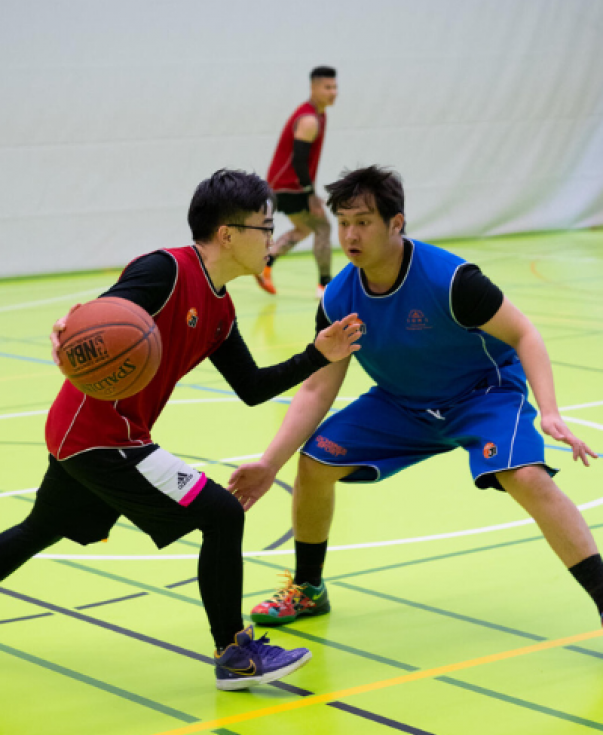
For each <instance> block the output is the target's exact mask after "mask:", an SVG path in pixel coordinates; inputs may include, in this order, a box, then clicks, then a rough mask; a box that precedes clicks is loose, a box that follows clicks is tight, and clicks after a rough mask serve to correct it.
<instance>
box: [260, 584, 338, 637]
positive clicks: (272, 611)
mask: <svg viewBox="0 0 603 735" xmlns="http://www.w3.org/2000/svg"><path fill="white" fill-rule="evenodd" d="M280 576H281V577H285V581H286V584H285V586H284V587H283V588H282V589H280V590H279V591H278V592H276V593H275V594H274V595H273V596H272V597H271V599H270V600H266V601H265V602H260V604H259V605H256V606H255V607H254V608H253V610H252V611H251V619H252V620H253V622H254V623H258V624H259V625H285V624H286V623H292V622H293V621H294V620H296V619H297V618H298V617H299V616H300V615H324V614H325V613H328V612H329V611H330V610H331V603H330V602H329V596H328V594H327V588H326V587H325V583H324V582H321V583H320V587H314V586H313V585H311V584H309V583H308V582H305V583H304V584H299V585H298V584H294V582H293V577H292V576H291V573H290V572H288V571H287V572H283V573H282V574H281V575H280Z"/></svg>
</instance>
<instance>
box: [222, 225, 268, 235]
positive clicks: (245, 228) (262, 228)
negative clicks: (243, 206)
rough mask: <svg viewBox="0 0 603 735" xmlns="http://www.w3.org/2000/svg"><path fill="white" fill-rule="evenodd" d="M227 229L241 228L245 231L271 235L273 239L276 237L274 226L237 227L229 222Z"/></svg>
mask: <svg viewBox="0 0 603 735" xmlns="http://www.w3.org/2000/svg"><path fill="white" fill-rule="evenodd" d="M226 227H240V228H241V229H243V230H262V232H265V233H267V234H270V236H271V237H272V235H274V225H272V226H271V227H258V226H257V225H235V224H232V223H230V222H227V223H226Z"/></svg>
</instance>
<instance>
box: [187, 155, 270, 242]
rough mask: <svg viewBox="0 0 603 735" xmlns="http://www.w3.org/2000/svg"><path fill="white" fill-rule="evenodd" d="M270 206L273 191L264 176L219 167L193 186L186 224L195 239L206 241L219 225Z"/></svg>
mask: <svg viewBox="0 0 603 735" xmlns="http://www.w3.org/2000/svg"><path fill="white" fill-rule="evenodd" d="M269 201H270V202H272V206H273V208H274V205H275V201H276V198H275V196H274V192H273V191H272V189H271V188H270V186H269V185H268V184H267V182H266V181H264V179H261V178H260V177H259V176H257V175H256V174H248V173H246V172H245V171H234V170H230V169H227V168H221V169H220V170H219V171H216V172H215V174H213V175H212V176H210V177H209V179H205V180H204V181H202V182H201V183H200V184H199V186H198V187H197V188H196V189H195V193H194V195H193V198H192V200H191V204H190V207H189V210H188V224H189V226H190V228H191V232H192V235H193V240H194V241H195V242H207V241H208V240H211V238H212V237H213V236H214V234H215V232H216V230H217V229H218V227H220V226H221V225H225V224H228V223H232V224H243V223H244V221H245V219H246V218H247V217H248V216H249V215H250V214H253V213H254V212H259V211H260V210H261V211H263V212H266V211H267V206H268V205H267V203H268V202H269Z"/></svg>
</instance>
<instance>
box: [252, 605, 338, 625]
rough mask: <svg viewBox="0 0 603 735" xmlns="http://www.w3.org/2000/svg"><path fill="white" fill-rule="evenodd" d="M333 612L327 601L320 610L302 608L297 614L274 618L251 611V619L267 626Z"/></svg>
mask: <svg viewBox="0 0 603 735" xmlns="http://www.w3.org/2000/svg"><path fill="white" fill-rule="evenodd" d="M329 612H331V605H330V603H327V604H326V605H324V606H323V607H321V608H319V609H318V610H307V611H306V610H302V611H301V612H298V613H297V615H287V616H285V617H282V618H274V617H272V615H264V613H253V612H252V613H251V615H250V617H251V620H252V621H253V622H254V623H257V624H258V625H263V626H265V627H267V628H268V627H272V628H274V627H276V626H278V625H287V623H293V622H294V621H295V620H297V618H301V617H307V618H316V617H318V616H319V615H326V614H327V613H329Z"/></svg>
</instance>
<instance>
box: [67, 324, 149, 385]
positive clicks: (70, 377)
mask: <svg viewBox="0 0 603 735" xmlns="http://www.w3.org/2000/svg"><path fill="white" fill-rule="evenodd" d="M123 326H128V327H134V328H136V329H139V327H137V326H136V325H135V324H128V323H127V322H124V324H121V323H110V324H103V325H102V327H99V328H102V329H106V328H107V327H123ZM156 329H157V325H156V324H153V326H152V327H151V328H150V329H149V330H148V331H147V332H145V333H144V334H143V335H142V337H141V338H140V339H139V340H138V341H137V342H134V344H132V345H130V346H129V347H128V348H127V349H126V350H123V351H122V352H120V353H119V354H118V355H115V357H112V358H111V359H110V360H108V361H107V362H103V363H102V365H97V366H96V367H93V368H90V369H89V370H87V371H86V372H84V373H74V374H73V375H70V376H69V379H72V378H78V379H79V378H83V377H84V376H86V375H90V373H93V372H94V371H95V370H98V368H99V367H104V366H106V365H111V364H112V363H114V362H115V361H116V360H119V358H121V357H123V356H124V355H125V354H127V353H128V352H130V351H131V350H133V349H134V348H135V347H138V345H139V344H141V343H142V342H147V341H148V337H149V336H150V335H151V334H153V332H154V331H155V330H156ZM78 334H81V332H78ZM74 336H75V335H74ZM71 340H72V338H70V339H69V340H68V341H67V342H65V344H66V345H67V344H69V342H71ZM61 349H64V347H63V345H61ZM65 377H67V376H65Z"/></svg>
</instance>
